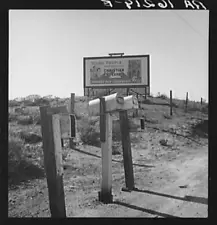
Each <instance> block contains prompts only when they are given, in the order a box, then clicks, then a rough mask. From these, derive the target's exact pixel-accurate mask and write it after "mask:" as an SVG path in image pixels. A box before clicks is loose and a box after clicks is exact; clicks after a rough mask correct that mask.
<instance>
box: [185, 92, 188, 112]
mask: <svg viewBox="0 0 217 225" xmlns="http://www.w3.org/2000/svg"><path fill="white" fill-rule="evenodd" d="M187 110H188V92H187V93H186V100H185V112H187Z"/></svg>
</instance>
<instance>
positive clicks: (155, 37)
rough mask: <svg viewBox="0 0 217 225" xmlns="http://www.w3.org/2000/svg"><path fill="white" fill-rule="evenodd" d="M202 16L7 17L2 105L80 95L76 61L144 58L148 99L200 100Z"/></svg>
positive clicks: (203, 93) (204, 74) (205, 23)
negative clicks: (34, 98)
mask: <svg viewBox="0 0 217 225" xmlns="http://www.w3.org/2000/svg"><path fill="white" fill-rule="evenodd" d="M208 35H209V11H208V10H10V11H9V99H14V98H17V97H26V96H28V95H32V94H38V95H40V96H46V95H54V96H58V97H64V98H65V97H70V93H75V95H79V96H82V95H83V93H84V90H83V57H101V56H108V54H109V53H111V52H112V53H113V52H119V53H120V52H123V53H124V55H150V92H151V93H152V94H153V95H156V94H157V93H158V92H160V93H162V94H163V93H164V94H166V95H167V96H169V92H170V90H172V91H173V97H175V98H180V99H184V98H185V96H186V92H188V96H189V99H191V100H195V101H200V99H201V97H202V98H203V99H205V100H206V101H208V43H209V42H208V41H209V36H208Z"/></svg>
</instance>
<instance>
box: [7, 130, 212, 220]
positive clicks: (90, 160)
mask: <svg viewBox="0 0 217 225" xmlns="http://www.w3.org/2000/svg"><path fill="white" fill-rule="evenodd" d="M133 135H134V134H132V139H133ZM136 135H139V138H140V141H139V142H132V147H131V148H132V157H133V169H134V179H135V187H136V189H135V190H134V191H132V192H123V191H121V188H122V187H125V177H124V167H123V156H122V155H121V154H119V155H118V154H117V155H113V156H112V158H113V161H112V176H113V183H112V185H113V186H112V194H113V202H112V203H110V204H103V203H101V202H100V201H99V200H98V191H100V179H101V149H100V148H97V147H93V146H83V145H81V146H76V149H73V150H69V154H68V156H67V159H66V160H65V162H64V164H65V165H64V169H65V170H64V191H65V202H66V212H67V217H154V218H155V217H163V218H165V217H208V143H207V142H208V141H207V139H200V143H201V144H197V143H196V142H195V143H194V142H189V141H188V140H187V139H185V140H181V139H180V140H179V139H177V138H173V141H175V142H176V145H175V147H168V146H161V145H159V144H157V143H159V139H160V138H162V135H165V134H162V133H160V132H158V131H156V132H151V133H150V132H148V131H144V132H137V134H136ZM137 139H138V137H137ZM118 148H121V145H119V146H118ZM8 198H9V203H8V216H9V217H50V216H51V215H50V210H49V200H48V189H47V182H46V178H43V179H35V180H31V181H29V182H28V183H23V184H21V185H19V186H18V187H16V188H14V189H12V188H10V190H9V192H8Z"/></svg>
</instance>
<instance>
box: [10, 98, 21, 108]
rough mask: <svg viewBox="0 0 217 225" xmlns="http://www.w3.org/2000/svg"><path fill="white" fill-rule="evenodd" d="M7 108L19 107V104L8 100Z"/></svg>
mask: <svg viewBox="0 0 217 225" xmlns="http://www.w3.org/2000/svg"><path fill="white" fill-rule="evenodd" d="M8 106H9V107H14V106H20V102H18V101H16V100H9V102H8Z"/></svg>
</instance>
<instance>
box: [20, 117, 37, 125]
mask: <svg viewBox="0 0 217 225" xmlns="http://www.w3.org/2000/svg"><path fill="white" fill-rule="evenodd" d="M33 122H34V121H33V118H32V116H19V117H18V119H17V123H18V124H20V125H30V124H33Z"/></svg>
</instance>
